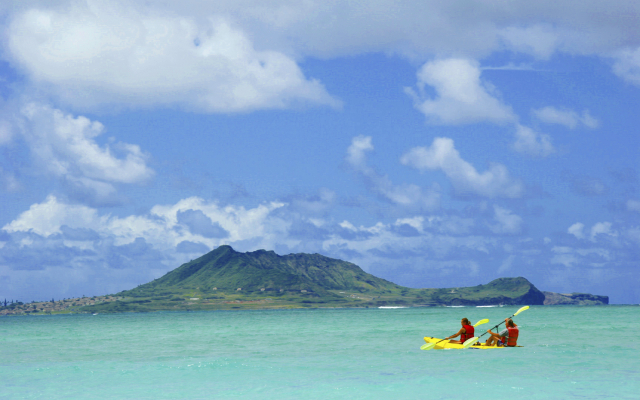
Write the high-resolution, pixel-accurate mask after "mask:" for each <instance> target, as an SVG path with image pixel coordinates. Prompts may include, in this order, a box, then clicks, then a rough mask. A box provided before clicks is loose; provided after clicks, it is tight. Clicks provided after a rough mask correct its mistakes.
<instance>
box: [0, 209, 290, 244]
mask: <svg viewBox="0 0 640 400" xmlns="http://www.w3.org/2000/svg"><path fill="white" fill-rule="evenodd" d="M283 206H284V204H283V203H277V202H272V203H267V204H261V205H258V206H256V207H254V208H250V209H246V208H244V207H242V206H226V207H220V206H219V205H218V204H217V203H216V202H206V201H204V200H202V199H200V198H198V197H190V198H186V199H183V200H180V201H179V202H177V203H176V204H173V205H156V206H154V207H153V208H152V209H151V211H150V212H149V215H130V216H126V217H117V216H111V215H99V213H98V211H97V210H96V209H94V208H91V207H87V206H84V205H77V204H68V203H65V202H63V201H60V200H58V199H57V198H56V197H55V196H48V197H47V199H46V200H45V201H44V202H43V203H38V204H33V205H32V206H31V207H30V208H29V210H27V211H25V212H23V213H22V214H20V215H19V216H18V217H17V218H16V219H15V220H13V221H11V222H10V223H8V224H6V225H5V226H4V227H3V228H2V229H3V230H5V231H7V232H34V233H37V234H38V235H42V236H50V235H54V234H57V233H61V232H62V230H61V229H62V226H67V227H69V228H73V229H78V228H83V229H91V230H93V231H95V232H97V233H98V234H99V235H100V236H101V237H110V238H113V240H114V243H115V244H116V245H125V244H130V243H132V242H134V241H135V240H136V238H140V237H142V238H144V239H145V240H146V242H148V243H150V244H152V245H154V246H157V248H159V249H169V248H174V247H175V246H177V245H178V244H179V243H181V242H183V241H185V240H186V241H192V242H197V243H205V244H206V245H208V246H210V247H214V246H218V245H220V244H225V243H231V242H240V241H246V240H250V239H259V241H258V243H259V244H260V245H262V246H266V247H272V246H273V243H274V241H275V238H276V237H278V238H282V237H283V236H284V235H282V233H283V232H286V230H287V227H288V224H289V223H288V222H286V221H284V220H282V219H280V218H277V217H275V216H273V215H272V213H273V211H274V210H277V209H279V208H282V207H283ZM190 214H191V215H190ZM194 215H195V217H197V218H193V217H194ZM189 217H191V218H189ZM203 220H204V221H207V222H208V223H209V224H210V225H209V226H205V225H204V224H203V223H202V222H203ZM211 226H213V228H212V227H211ZM216 228H217V229H216ZM213 230H215V232H214V233H215V234H211V233H212V232H213ZM170 253H171V252H169V254H170Z"/></svg>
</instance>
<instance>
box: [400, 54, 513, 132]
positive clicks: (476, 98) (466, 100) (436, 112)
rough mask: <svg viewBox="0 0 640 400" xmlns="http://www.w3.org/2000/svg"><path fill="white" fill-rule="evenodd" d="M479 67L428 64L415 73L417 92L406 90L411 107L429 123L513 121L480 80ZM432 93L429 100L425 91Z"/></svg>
mask: <svg viewBox="0 0 640 400" xmlns="http://www.w3.org/2000/svg"><path fill="white" fill-rule="evenodd" d="M480 73H481V70H480V66H479V65H478V63H477V62H474V61H472V60H468V59H457V58H451V59H444V60H436V61H431V62H428V63H426V64H424V65H423V66H422V68H420V70H419V71H418V85H417V86H418V92H416V91H415V90H413V89H406V91H407V93H409V94H410V95H411V96H412V97H413V98H414V101H415V107H416V108H417V109H418V110H419V111H420V112H422V113H423V114H424V115H426V117H427V119H428V120H429V121H430V122H433V123H441V124H453V125H457V124H469V123H476V122H484V121H488V122H494V123H505V122H512V121H514V120H515V116H514V114H513V112H512V111H511V108H510V107H508V106H506V105H504V104H502V102H501V101H500V100H499V99H498V98H497V97H496V93H495V89H494V88H493V86H491V85H490V84H489V83H487V82H483V81H482V80H481V79H480ZM427 85H429V86H431V87H433V89H434V90H435V96H430V95H429V94H428V93H427V92H426V91H425V87H426V86H427Z"/></svg>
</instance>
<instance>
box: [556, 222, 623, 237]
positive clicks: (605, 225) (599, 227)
mask: <svg viewBox="0 0 640 400" xmlns="http://www.w3.org/2000/svg"><path fill="white" fill-rule="evenodd" d="M568 233H570V234H572V235H573V236H575V237H576V238H578V239H586V238H587V234H586V232H585V225H584V224H583V223H581V222H576V223H575V224H573V225H571V226H570V227H569V229H568ZM599 235H607V236H610V237H616V236H618V232H616V231H615V230H614V229H613V224H612V223H611V222H597V223H595V224H594V225H593V226H592V227H591V229H590V230H589V236H588V237H589V240H590V241H592V242H596V241H597V238H598V236H599Z"/></svg>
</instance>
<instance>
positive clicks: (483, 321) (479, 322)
mask: <svg viewBox="0 0 640 400" xmlns="http://www.w3.org/2000/svg"><path fill="white" fill-rule="evenodd" d="M487 322H489V320H488V319H486V318H485V319H481V320H480V321H478V322H476V324H475V325H474V326H473V327H474V328H475V327H476V326H478V325H482V324H486V323H487Z"/></svg>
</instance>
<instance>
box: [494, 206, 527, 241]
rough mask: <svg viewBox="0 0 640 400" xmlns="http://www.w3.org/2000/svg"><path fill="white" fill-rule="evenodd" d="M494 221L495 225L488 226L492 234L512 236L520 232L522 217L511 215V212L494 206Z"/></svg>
mask: <svg viewBox="0 0 640 400" xmlns="http://www.w3.org/2000/svg"><path fill="white" fill-rule="evenodd" d="M493 210H494V213H495V214H494V217H493V218H494V220H495V221H496V223H495V224H494V225H491V226H490V229H491V231H492V232H493V233H496V234H508V235H513V234H517V233H520V232H521V231H522V223H523V220H522V217H520V216H518V215H516V214H513V212H512V211H511V210H507V209H506V208H502V207H499V206H494V207H493Z"/></svg>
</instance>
